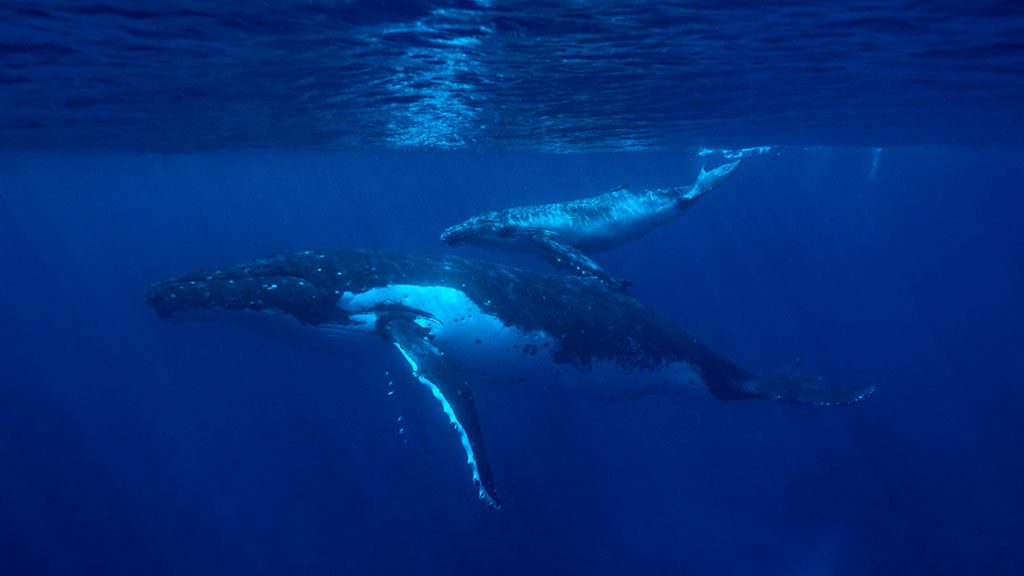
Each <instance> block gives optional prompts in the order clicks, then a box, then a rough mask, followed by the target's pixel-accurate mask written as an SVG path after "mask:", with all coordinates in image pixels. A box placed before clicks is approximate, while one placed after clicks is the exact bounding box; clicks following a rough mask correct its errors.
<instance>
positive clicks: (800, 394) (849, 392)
mask: <svg viewBox="0 0 1024 576" xmlns="http://www.w3.org/2000/svg"><path fill="white" fill-rule="evenodd" d="M741 388H742V391H743V392H744V393H746V394H749V395H750V396H754V397H756V398H765V399H768V400H775V401H778V402H791V403H794V404H813V405H815V406H847V405H849V404H856V403H857V402H860V401H861V400H863V399H865V398H867V397H868V396H870V395H871V394H873V393H874V391H875V387H874V386H870V385H869V386H844V385H837V384H834V383H830V382H828V381H826V380H825V379H824V378H822V377H820V376H813V375H809V374H804V373H800V372H797V371H795V370H794V369H793V368H790V369H788V370H786V371H784V372H782V373H780V374H776V375H774V376H769V377H766V378H755V379H752V380H748V381H746V382H744V383H743V384H742V385H741Z"/></svg>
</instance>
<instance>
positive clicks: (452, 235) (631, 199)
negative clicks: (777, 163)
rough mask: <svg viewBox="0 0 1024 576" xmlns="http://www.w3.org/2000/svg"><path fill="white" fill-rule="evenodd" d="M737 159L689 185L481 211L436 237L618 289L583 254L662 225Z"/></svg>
mask: <svg viewBox="0 0 1024 576" xmlns="http://www.w3.org/2000/svg"><path fill="white" fill-rule="evenodd" d="M739 165H740V160H737V161H735V162H731V163H729V164H723V165H722V166H719V167H718V168H715V169H714V170H712V171H710V172H705V171H704V169H703V168H701V171H700V174H699V175H698V176H697V181H696V182H694V183H693V185H692V186H680V187H675V188H665V189H657V190H636V191H634V190H629V189H627V188H624V187H620V188H616V189H615V190H612V191H611V192H607V193H605V194H601V195H600V196H594V197H592V198H583V199H580V200H571V201H568V202H557V203H554V204H543V205H539V206H520V207H516V208H507V209H505V210H499V211H497V212H484V213H482V214H479V215H477V216H474V217H472V218H470V219H469V220H466V221H465V222H462V223H461V224H456V225H455V226H451V227H449V228H448V229H446V230H445V231H444V232H442V233H441V240H443V241H444V242H447V243H448V244H450V245H452V246H456V245H460V244H476V245H483V246H491V247H496V248H500V249H505V250H513V251H520V252H529V253H532V254H535V255H536V256H538V257H540V258H542V259H544V260H547V261H548V262H550V263H552V264H554V265H555V266H556V267H559V268H565V269H568V270H571V271H572V272H574V273H576V274H578V275H580V276H593V277H596V278H598V279H600V280H602V281H603V282H605V283H607V284H609V285H611V286H613V287H616V288H622V287H624V286H625V285H626V284H625V283H624V282H622V281H621V280H618V279H616V278H615V277H613V276H612V275H611V274H609V273H608V272H607V271H605V270H604V269H603V268H601V267H600V266H599V265H598V264H597V263H596V262H594V261H593V260H591V259H590V257H589V256H588V255H587V254H593V253H595V252H600V251H603V250H608V249H610V248H615V247H617V246H621V245H622V244H625V243H626V242H629V241H631V240H634V239H636V238H639V237H640V236H642V235H644V234H646V233H648V232H650V231H651V230H653V229H654V228H657V227H658V226H661V225H663V224H665V223H667V222H669V221H671V220H673V219H674V218H676V217H677V216H679V215H680V214H682V213H683V212H684V211H685V210H686V209H687V208H689V207H690V206H692V205H693V203H694V201H696V199H697V198H699V197H701V196H703V195H705V194H707V193H708V192H711V191H712V190H714V189H715V188H718V187H719V186H721V185H722V184H724V183H725V182H726V180H728V179H729V178H731V177H732V176H733V174H735V173H736V170H737V169H738V168H739Z"/></svg>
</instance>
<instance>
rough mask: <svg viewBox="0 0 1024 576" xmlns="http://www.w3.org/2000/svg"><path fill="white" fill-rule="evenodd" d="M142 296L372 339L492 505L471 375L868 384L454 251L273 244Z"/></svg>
mask: <svg viewBox="0 0 1024 576" xmlns="http://www.w3.org/2000/svg"><path fill="white" fill-rule="evenodd" d="M146 297H147V300H148V302H149V304H150V305H151V306H152V307H153V308H154V309H155V311H156V312H157V314H158V315H159V316H160V317H170V316H173V315H176V314H180V313H183V312H186V311H196V310H199V311H202V310H205V309H223V310H227V311H232V313H231V314H229V316H242V314H235V313H234V311H237V312H239V313H241V312H259V313H267V314H273V315H277V316H282V315H283V316H284V317H285V318H290V319H291V320H289V322H291V321H292V320H294V322H292V323H293V324H295V323H297V324H296V326H298V325H303V326H305V327H308V328H309V329H311V330H319V331H321V332H323V333H325V334H353V333H354V334H364V335H366V336H369V337H372V338H376V339H377V340H378V341H380V342H381V343H382V346H381V350H382V351H383V352H387V351H388V349H390V350H391V352H390V353H391V354H393V357H394V359H395V360H396V361H404V363H405V364H406V365H407V366H408V369H409V370H410V372H411V374H412V375H413V377H414V378H415V379H416V380H418V381H419V382H420V383H422V384H423V385H424V386H425V387H426V388H427V389H428V390H429V391H430V393H431V394H432V395H433V396H434V397H435V398H436V399H437V401H438V404H439V406H440V408H441V410H442V412H443V413H444V414H445V416H446V417H447V420H448V421H449V423H450V425H451V427H452V428H453V430H454V431H455V433H456V435H457V436H458V439H459V441H460V444H461V447H462V449H463V451H464V452H465V456H466V461H467V463H468V465H469V468H470V473H471V476H472V480H473V483H474V485H475V487H476V489H477V491H478V494H479V496H480V498H482V499H483V500H485V501H486V502H487V503H488V504H490V505H492V506H494V507H498V506H499V505H500V500H499V498H498V495H497V492H496V489H495V481H494V477H493V475H492V473H491V466H490V456H489V454H488V451H487V446H486V443H485V442H484V434H483V429H482V427H481V423H480V418H479V414H478V413H477V408H476V406H475V404H474V399H473V398H474V396H473V390H474V388H475V387H477V386H490V385H501V386H516V387H519V388H528V387H530V386H535V387H537V388H538V389H546V388H564V389H568V390H573V391H580V392H587V391H589V392H596V393H598V394H600V395H602V396H605V397H609V398H615V397H621V398H634V397H638V396H642V395H645V394H655V393H656V394H668V395H710V396H713V397H717V398H720V399H723V400H741V399H748V398H751V399H752V398H764V399H769V400H777V401H783V402H794V403H801V404H817V405H844V404H852V403H855V402H857V401H859V400H861V399H863V398H865V397H866V396H868V395H869V394H870V393H871V392H872V391H873V387H871V386H853V387H851V386H837V385H830V384H828V383H826V382H824V381H823V380H821V379H820V378H813V377H807V376H799V375H796V374H792V373H784V374H781V375H777V376H774V377H767V378H763V377H759V376H756V375H754V374H753V373H751V372H749V371H747V370H745V369H744V368H741V367H740V366H738V365H737V364H735V363H733V362H732V361H730V360H728V359H727V358H726V357H724V356H722V355H720V354H718V353H717V352H715V351H713V350H711V349H710V348H708V347H707V346H705V345H703V344H701V343H700V342H699V341H698V340H696V339H695V338H694V337H692V336H690V335H689V334H687V333H686V332H684V331H682V330H680V329H679V328H677V327H675V326H674V325H672V324H670V323H668V322H666V321H664V320H662V319H661V318H659V317H658V316H657V315H655V314H654V313H653V312H651V311H650V310H648V309H647V308H645V307H644V306H643V305H642V304H640V303H639V302H638V301H637V300H635V299H633V298H632V297H630V296H628V295H626V294H624V293H622V292H620V291H616V290H613V289H610V288H609V287H607V286H605V285H604V284H602V283H600V282H592V281H589V280H586V279H584V278H581V277H578V276H570V275H565V274H556V273H540V272H532V271H526V270H521V269H517V268H512V267H508V266H502V265H498V264H493V263H487V262H481V261H473V260H466V259H462V258H458V257H454V256H437V255H428V254H415V253H403V252H386V251H375V250H333V251H306V252H299V253H293V254H282V255H277V256H272V257H269V258H265V259H261V260H257V261H255V262H251V263H249V264H243V265H239V266H232V267H228V268H223V269H219V270H209V271H201V272H197V273H193V274H186V275H184V276H178V277H176V278H171V279H169V280H165V281H162V282H159V283H157V284H154V285H153V286H151V287H150V288H149V290H148V291H147V294H146ZM381 360H382V361H386V357H385V356H384V355H382V358H381Z"/></svg>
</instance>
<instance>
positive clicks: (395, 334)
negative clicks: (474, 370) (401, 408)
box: [378, 317, 501, 508]
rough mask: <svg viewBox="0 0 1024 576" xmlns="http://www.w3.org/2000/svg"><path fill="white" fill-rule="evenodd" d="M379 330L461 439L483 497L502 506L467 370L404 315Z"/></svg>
mask: <svg viewBox="0 0 1024 576" xmlns="http://www.w3.org/2000/svg"><path fill="white" fill-rule="evenodd" d="M378 330H379V331H380V332H381V334H382V335H384V336H385V337H386V338H388V339H389V340H391V342H392V343H393V344H394V345H395V348H397V349H398V351H399V352H400V353H401V354H402V357H403V358H404V359H405V361H406V362H407V363H408V364H409V368H411V369H412V375H413V376H415V377H416V379H417V380H419V381H420V382H421V383H422V384H423V385H424V386H426V387H427V388H428V389H429V390H430V392H431V394H433V396H434V398H436V399H437V400H438V401H439V402H440V403H441V409H442V410H443V411H444V413H445V415H446V416H447V417H448V420H449V422H451V425H452V427H453V428H454V429H455V431H456V432H457V433H458V434H459V437H460V439H461V440H462V449H463V450H464V451H465V453H466V461H467V463H468V464H469V467H470V469H471V470H472V472H473V483H474V484H475V485H476V487H477V490H478V492H479V494H480V498H481V499H482V500H485V501H486V502H487V503H488V504H489V505H491V506H493V507H495V508H500V507H501V501H500V500H498V495H497V493H496V492H495V489H494V476H492V475H491V464H490V461H489V460H488V458H487V446H486V445H485V444H484V439H483V435H482V434H481V433H480V422H479V420H478V419H477V414H476V405H475V404H474V403H473V393H472V391H471V390H470V389H469V386H468V385H467V383H466V376H465V373H464V372H463V371H462V369H461V368H459V366H458V364H456V363H455V362H454V361H453V360H451V359H449V358H448V357H447V356H445V354H444V353H443V352H442V351H441V350H439V349H438V348H437V347H436V346H434V344H433V343H432V342H431V341H430V339H429V338H428V337H427V332H428V331H427V330H425V329H424V328H423V327H421V326H420V325H419V324H417V323H416V322H414V321H413V320H410V319H408V318H404V317H395V318H393V319H390V320H388V321H386V323H385V324H384V325H382V326H378Z"/></svg>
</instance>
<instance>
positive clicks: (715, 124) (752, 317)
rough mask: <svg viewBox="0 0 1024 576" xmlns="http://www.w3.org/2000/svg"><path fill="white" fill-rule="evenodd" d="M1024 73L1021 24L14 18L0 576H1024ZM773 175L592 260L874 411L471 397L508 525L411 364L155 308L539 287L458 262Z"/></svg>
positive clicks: (296, 16) (151, 13) (836, 19)
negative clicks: (559, 216)
mask: <svg viewBox="0 0 1024 576" xmlns="http://www.w3.org/2000/svg"><path fill="white" fill-rule="evenodd" d="M1022 37H1024V10H1022V9H1021V8H1020V7H1019V5H1018V4H1017V3H1013V2H978V3H952V2H950V3H945V2H935V3H931V2H929V3H925V2H886V3H882V2H871V1H861V2H850V3H845V4H841V5H839V4H836V5H819V6H805V5H803V4H801V3H796V2H762V3H739V2H735V3H710V2H708V3H686V4H683V3H664V2H659V3H612V2H582V1H577V2H525V3H511V2H507V3H506V2H501V1H497V0H496V1H494V2H482V1H481V2H448V3H444V2H441V3H438V2H397V3H376V2H374V3H370V2H339V3H321V2H274V3H270V2H266V3H263V2H255V3H223V4H220V5H214V6H211V5H209V3H198V2H197V3H191V2H161V3H152V4H145V5H138V4H135V3H127V2H104V3H88V4H86V3H72V2H66V1H64V2H59V1H54V2H32V3H29V2H6V3H3V4H0V271H2V272H0V574H12V575H13V574H17V575H20V574H60V575H64V574H68V575H72V574H73V575H79V574H104V575H107V574H133V575H134V574H189V575H192V574H290V573H304V574H434V573H443V574H449V575H452V574H462V573H467V574H468V573H486V574H506V573H507V574H527V573H530V574H547V573H563V574H565V573H568V574H623V573H644V574H770V575H774V574H778V575H783V574H785V575H794V574H798V575H803V574H807V575H854V574H974V573H977V574H993V575H994V574H1006V575H1012V574H1021V573H1024V553H1022V552H1021V550H1024V458H1022V457H1021V455H1022V449H1024V391H1022V385H1024V377H1022V374H1024V353H1022V352H1021V343H1022V342H1024V298H1022V297H1021V294H1024V229H1022V226H1021V222H1022V217H1024V199H1022V188H1021V183H1022V182H1024V105H1022V104H1021V103H1022V102H1024V44H1022V43H1021V40H1020V38H1022ZM741 149H751V150H748V151H747V152H746V158H745V160H744V165H743V167H742V168H741V170H740V172H739V173H738V174H737V176H736V177H735V178H733V179H732V180H730V181H729V182H728V183H727V184H726V185H725V186H723V187H722V188H721V189H719V190H717V191H715V192H714V193H713V194H711V195H709V196H708V197H706V198H704V199H702V200H701V201H700V202H699V203H698V204H697V205H695V206H694V207H693V208H692V209H691V210H690V211H688V212H687V213H685V214H684V215H683V216H681V217H680V218H679V219H678V220H676V221H674V222H673V223H671V224H669V225H667V226H664V227H662V228H660V229H658V230H656V231H654V232H652V233H651V234H649V235H648V236H645V237H643V238H641V239H639V240H637V241H635V242H633V243H630V244H628V245H626V246H623V247H621V248H618V249H616V250H613V251H610V252H607V253H604V254H600V255H598V256H597V260H599V261H600V263H601V264H602V265H604V266H605V267H606V268H607V269H608V270H610V271H611V272H613V273H614V274H615V275H617V276H619V277H622V278H627V279H629V280H630V281H632V282H633V286H632V288H631V289H630V292H631V293H632V294H633V295H634V296H636V298H638V299H639V300H640V301H642V302H643V303H644V304H645V305H647V306H648V307H650V308H652V309H654V310H656V311H657V312H658V313H659V314H660V315H661V316H663V317H664V318H666V319H667V320H668V321H670V322H672V323H675V324H677V325H679V326H681V327H682V328H684V329H685V330H687V331H688V332H690V333H692V334H694V335H696V336H697V337H699V338H700V339H701V340H702V341H704V342H705V343H707V344H709V345H710V346H711V347H713V348H714V349H715V350H717V351H720V352H721V353H723V354H725V355H726V356H728V357H730V358H732V359H734V360H735V361H737V362H738V363H740V364H741V365H743V366H745V367H748V368H750V369H752V370H755V371H758V372H771V371H773V370H778V369H780V368H782V367H785V366H787V365H789V364H790V363H791V362H792V361H793V360H794V359H796V358H800V359H802V360H803V365H804V366H807V367H810V368H812V369H813V370H814V371H816V372H819V373H822V374H826V375H829V376H832V377H835V378H837V379H840V380H844V381H850V382H863V383H871V384H874V385H876V386H877V388H878V391H877V392H876V393H875V394H874V396H872V397H871V398H869V399H867V400H865V401H864V402H861V403H860V404H857V405H855V406H852V407H846V408H818V407H805V406H794V405H786V404H778V403H771V402H761V401H748V402H723V401H717V400H712V399H707V400H700V399H697V400H688V399H682V398H673V397H655V396H649V397H643V398H638V399H635V400H630V401H620V402H608V401H601V400H596V399H594V398H587V397H582V398H581V397H577V396H574V395H572V394H567V393H562V392H557V391H553V392H548V393H545V392H543V391H538V390H529V391H523V390H518V389H498V388H488V387H480V388H476V389H474V393H475V396H476V402H477V407H478V411H479V412H480V414H481V420H482V425H483V426H484V430H485V435H486V439H487V443H488V448H489V451H490V455H491V460H492V467H493V469H494V473H495V476H496V479H497V482H498V488H499V490H500V493H501V495H502V497H503V499H504V501H505V505H504V507H503V508H502V509H501V510H497V511H496V510H492V509H489V508H487V507H486V506H483V505H482V504H481V503H480V502H479V501H478V500H477V498H476V496H475V493H474V490H473V489H472V487H471V486H470V483H469V479H468V474H467V470H466V466H465V463H464V456H463V454H462V452H461V449H460V447H459V446H458V443H457V441H456V440H455V439H454V436H453V434H452V433H451V430H450V428H449V427H448V426H447V423H446V422H445V420H444V417H443V416H442V415H441V414H440V411H439V410H438V409H437V405H436V401H435V400H434V399H433V398H431V397H430V395H429V393H428V392H427V391H425V390H423V389H422V387H419V386H418V385H415V383H412V382H410V381H405V382H403V381H400V377H399V376H398V375H399V374H400V373H401V372H402V371H403V364H402V363H401V360H400V359H398V358H394V357H392V356H391V355H389V354H388V353H387V350H386V349H383V348H381V347H379V346H377V343H375V342H372V341H371V342H367V343H366V344H365V345H354V344H351V343H347V342H345V343H341V342H337V341H333V340H328V339H322V338H316V337H313V336H309V337H307V336H303V335H296V334H293V333H287V334H282V333H275V332H274V331H267V330H252V329H249V328H248V327H246V326H242V325H237V324H233V323H230V322H221V323H199V322H187V321H176V320H175V321H168V320H162V319H159V318H157V316H156V315H155V314H154V313H153V311H152V310H151V309H150V308H149V307H148V306H147V304H146V301H145V299H144V292H145V290H146V288H147V286H149V285H150V284H152V283H153V282H156V281H159V280H161V279H164V278H167V277H169V276H172V275H176V274H180V273H184V272H188V271H192V270H195V269H199V268H203V267H221V266H226V265H231V264H235V263H239V262H243V261H246V260H251V259H254V258H258V257H262V256H265V255H267V254H271V253H275V252H284V251H290V250H304V249H309V248H331V247H366V248H394V249H401V250H421V251H434V252H455V253H458V254H461V255H464V256H472V257H478V258H486V259H491V260H496V261H501V262H506V263H511V264H515V265H519V266H523V267H526V268H534V269H539V270H546V269H547V267H546V265H545V264H543V263H540V262H537V261H535V260H534V259H532V258H530V257H528V256H524V255H511V254H502V253H497V252H490V251H486V250H480V249H477V250H472V249H453V248H450V247H448V246H446V245H444V244H443V243H442V242H440V240H439V238H438V235H439V233H440V232H441V230H443V229H444V227H446V226H448V225H450V224H453V223H456V222H458V221H461V220H462V219H464V218H466V217H468V216H471V215H473V214H475V213H477V212H479V211H482V210H486V209H497V208H503V207H508V206H514V205H523V204H531V203H539V202H549V201H557V200H562V199H570V198H578V197H584V196H588V195H593V194H597V193H601V192H605V191H607V190H609V189H611V188H613V187H615V186H617V185H622V184H626V185H630V186H634V187H665V186H672V185H679V184H688V183H690V182H692V181H693V179H694V177H695V175H696V174H697V173H698V171H699V169H700V168H701V167H702V166H708V167H711V166H715V165H718V164H719V163H721V162H723V161H724V160H725V159H726V157H727V156H735V155H736V154H739V152H737V151H738V150H741ZM386 372H387V374H386ZM389 379H391V380H395V381H396V384H398V385H399V388H400V393H399V394H397V396H388V394H387V392H388V390H389V389H388V386H387V382H388V380H389ZM398 415H402V416H403V419H404V421H405V422H406V423H407V430H406V432H405V433H404V434H399V430H398V426H397V424H396V422H395V420H396V417H397V416H398Z"/></svg>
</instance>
